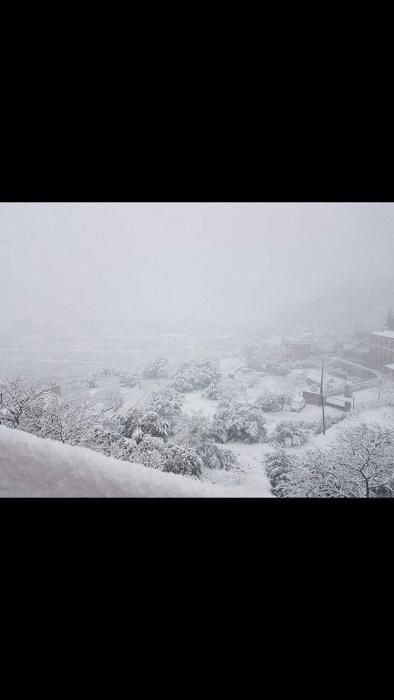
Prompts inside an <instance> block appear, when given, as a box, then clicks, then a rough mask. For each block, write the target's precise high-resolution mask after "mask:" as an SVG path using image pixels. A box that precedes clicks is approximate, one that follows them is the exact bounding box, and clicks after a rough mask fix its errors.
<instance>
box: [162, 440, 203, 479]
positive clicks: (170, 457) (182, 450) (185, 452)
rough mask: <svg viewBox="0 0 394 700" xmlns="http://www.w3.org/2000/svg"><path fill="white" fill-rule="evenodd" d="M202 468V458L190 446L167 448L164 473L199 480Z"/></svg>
mask: <svg viewBox="0 0 394 700" xmlns="http://www.w3.org/2000/svg"><path fill="white" fill-rule="evenodd" d="M202 467H203V463H202V460H201V458H200V457H199V456H198V454H197V453H196V452H195V451H194V450H193V449H192V448H191V447H189V445H169V446H168V447H167V449H166V453H165V462H164V467H163V471H165V472H173V473H174V474H183V476H190V477H194V478H196V479H199V478H200V477H201V470H202Z"/></svg>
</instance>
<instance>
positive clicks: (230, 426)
mask: <svg viewBox="0 0 394 700" xmlns="http://www.w3.org/2000/svg"><path fill="white" fill-rule="evenodd" d="M265 422H266V421H265V418H264V415H263V412H262V410H261V409H260V408H258V406H256V405H255V404H249V403H241V402H239V401H236V400H231V399H227V400H224V401H221V402H220V403H219V406H218V410H217V412H216V414H215V417H214V422H213V431H214V433H215V436H216V440H217V441H218V442H227V441H229V440H240V441H241V442H248V443H252V442H264V439H265V437H266V429H265Z"/></svg>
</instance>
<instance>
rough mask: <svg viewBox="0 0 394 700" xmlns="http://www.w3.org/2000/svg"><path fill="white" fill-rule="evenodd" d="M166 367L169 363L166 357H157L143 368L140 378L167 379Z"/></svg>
mask: <svg viewBox="0 0 394 700" xmlns="http://www.w3.org/2000/svg"><path fill="white" fill-rule="evenodd" d="M168 365H169V362H168V360H167V358H166V357H159V358H157V359H156V360H152V362H149V364H148V365H147V366H146V367H145V369H144V371H143V373H142V376H143V377H144V379H160V378H163V379H164V378H165V377H168Z"/></svg>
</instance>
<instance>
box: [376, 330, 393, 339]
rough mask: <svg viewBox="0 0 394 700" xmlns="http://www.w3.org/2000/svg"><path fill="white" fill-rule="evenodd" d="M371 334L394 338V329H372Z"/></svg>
mask: <svg viewBox="0 0 394 700" xmlns="http://www.w3.org/2000/svg"><path fill="white" fill-rule="evenodd" d="M371 335H381V336H383V337H384V338H394V331H373V333H371Z"/></svg>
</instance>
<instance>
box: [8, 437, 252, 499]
mask: <svg viewBox="0 0 394 700" xmlns="http://www.w3.org/2000/svg"><path fill="white" fill-rule="evenodd" d="M255 495H257V494H254V493H251V491H248V490H246V489H245V488H237V487H223V488H221V487H218V486H213V485H210V484H206V483H205V484H204V483H201V482H199V481H195V480H193V479H190V478H187V477H184V476H178V475H176V474H167V473H163V472H160V471H156V470H153V469H147V468H146V467H143V466H142V465H140V464H132V463H130V462H122V461H120V460H117V459H112V458H110V457H105V456H103V455H101V454H98V453H96V452H93V451H92V450H88V449H85V448H82V447H71V446H69V445H63V444H62V443H60V442H55V441H53V440H43V439H41V438H38V437H35V436H34V435H30V434H29V433H25V432H22V431H20V430H11V429H10V428H6V427H4V426H0V497H7V496H8V497H31V496H35V497H48V496H55V497H102V496H105V497H114V496H118V497H119V496H122V497H125V496H126V497H226V496H227V497H229V496H230V497H231V496H236V497H239V496H255Z"/></svg>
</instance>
